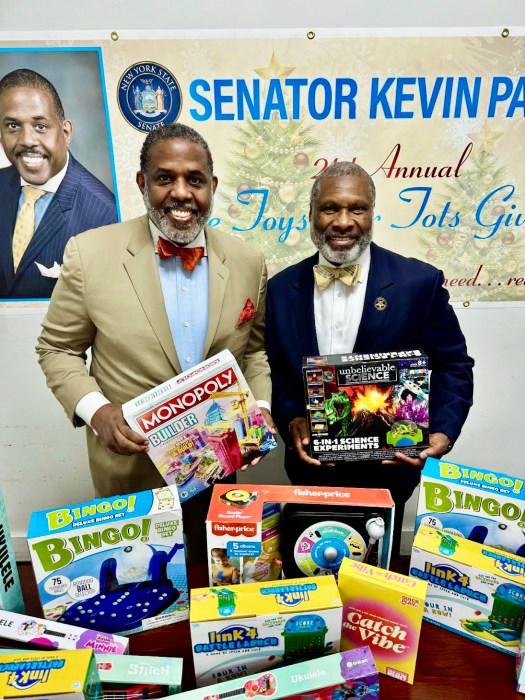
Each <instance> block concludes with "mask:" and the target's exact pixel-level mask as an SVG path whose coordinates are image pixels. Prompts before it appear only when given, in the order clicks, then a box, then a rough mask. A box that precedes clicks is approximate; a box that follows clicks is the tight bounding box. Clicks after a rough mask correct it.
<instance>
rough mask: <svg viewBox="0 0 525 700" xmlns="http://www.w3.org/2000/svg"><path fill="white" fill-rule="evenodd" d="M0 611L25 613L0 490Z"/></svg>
mask: <svg viewBox="0 0 525 700" xmlns="http://www.w3.org/2000/svg"><path fill="white" fill-rule="evenodd" d="M0 610H12V611H13V612H18V613H21V612H24V601H23V599H22V589H21V588H20V579H19V578H18V569H17V568H16V560H15V555H14V553H13V547H12V546H11V534H10V531H9V523H8V521H7V513H6V509H5V503H4V498H3V496H2V491H1V490H0Z"/></svg>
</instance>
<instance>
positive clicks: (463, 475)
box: [416, 457, 525, 557]
mask: <svg viewBox="0 0 525 700" xmlns="http://www.w3.org/2000/svg"><path fill="white" fill-rule="evenodd" d="M421 524H423V525H429V526H430V527H435V528H437V529H438V530H444V531H445V532H449V533H450V534H451V535H452V536H459V537H466V538H467V539H469V540H472V541H473V542H480V543H481V544H486V545H489V546H490V547H496V549H503V550H505V551H507V552H514V553H515V554H517V555H518V556H520V557H523V556H525V481H524V480H523V479H518V478H516V477H513V476H507V475H506V474H502V473H500V472H496V471H490V470H486V469H477V468H476V467H467V466H464V465H463V464H456V463H454V462H449V461H448V460H446V459H441V460H438V459H434V458H433V457H429V458H428V459H427V460H426V462H425V466H424V468H423V472H422V475H421V488H420V490H419V502H418V507H417V517H416V532H417V528H418V527H419V525H421Z"/></svg>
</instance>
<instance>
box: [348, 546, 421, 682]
mask: <svg viewBox="0 0 525 700" xmlns="http://www.w3.org/2000/svg"><path fill="white" fill-rule="evenodd" d="M338 586H339V593H340V594H341V599H342V601H343V629H342V637H341V648H342V649H354V648H355V647H359V646H361V645H362V644H368V645H369V646H370V649H371V651H372V653H373V655H374V659H375V662H376V664H377V668H378V669H379V671H380V672H381V673H385V674H386V675H387V676H392V677H393V678H397V679H399V680H401V681H405V682H407V683H413V682H414V670H415V667H416V658H417V649H418V645H419V633H420V630H421V620H422V618H423V609H424V603H425V594H426V590H427V584H426V582H425V581H421V580H419V579H416V578H413V577H411V576H404V575H403V574H397V573H395V572H394V571H385V570H384V569H379V568H377V567H376V566H369V565H368V564H364V563H362V562H357V561H350V559H343V563H342V564H341V568H340V570H339V581H338Z"/></svg>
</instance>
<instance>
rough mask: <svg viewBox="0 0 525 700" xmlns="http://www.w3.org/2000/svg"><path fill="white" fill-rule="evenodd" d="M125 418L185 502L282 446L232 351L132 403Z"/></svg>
mask: <svg viewBox="0 0 525 700" xmlns="http://www.w3.org/2000/svg"><path fill="white" fill-rule="evenodd" d="M122 410H123V413H124V418H125V419H126V421H127V422H128V424H129V425H130V426H131V428H133V430H135V431H136V432H138V433H140V434H141V435H144V437H146V438H147V439H148V441H149V448H148V455H149V456H150V458H151V459H152V461H153V462H154V464H155V466H156V467H157V469H158V470H159V472H160V473H161V474H162V477H163V479H164V481H165V482H166V483H167V484H169V485H171V484H174V485H176V486H177V488H178V490H179V498H180V501H181V502H183V501H186V500H187V499H188V498H191V497H192V496H195V495H196V494H197V493H199V492H200V491H203V490H204V489H205V488H207V487H208V486H211V485H212V484H214V483H215V482H216V481H218V480H219V479H222V478H223V477H225V476H227V475H228V474H232V473H233V472H235V471H237V469H240V468H241V467H242V466H244V465H247V464H250V462H251V461H252V460H253V459H255V458H256V457H261V456H263V455H265V454H266V453H267V452H269V451H270V450H272V449H273V448H274V447H277V443H276V442H275V439H274V438H273V435H272V433H271V432H270V430H269V428H268V426H267V425H266V423H265V422H264V418H263V416H262V413H261V411H260V410H259V407H258V405H257V402H256V401H255V398H254V396H253V394H252V393H251V391H250V389H249V387H248V384H247V382H246V380H245V378H244V377H243V374H242V372H241V370H240V368H239V365H238V364H237V362H236V361H235V358H234V356H233V355H232V354H231V352H230V351H229V350H223V351H222V352H220V353H218V354H217V355H214V356H213V357H210V358H209V359H208V360H205V361H204V362H201V363H200V364H198V365H195V367H192V368H191V369H190V370H188V371H187V372H183V373H182V374H179V375H177V376H176V377H173V379H170V380H169V381H167V382H164V384H161V385H160V386H158V387H156V388H155V389H151V390H150V391H147V392H146V393H144V394H141V395H140V396H138V397H137V398H136V399H133V400H132V401H128V403H125V404H124V406H123V407H122Z"/></svg>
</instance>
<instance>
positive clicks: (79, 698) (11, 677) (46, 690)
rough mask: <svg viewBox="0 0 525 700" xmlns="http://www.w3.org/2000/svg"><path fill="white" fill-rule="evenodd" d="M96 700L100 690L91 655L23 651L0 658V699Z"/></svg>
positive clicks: (84, 651) (82, 652)
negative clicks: (56, 699)
mask: <svg viewBox="0 0 525 700" xmlns="http://www.w3.org/2000/svg"><path fill="white" fill-rule="evenodd" d="M52 695H59V696H61V697H62V698H63V699H64V700H98V699H99V698H101V697H102V688H101V685H100V680H99V677H98V672H97V666H96V664H95V657H94V656H93V652H92V651H90V650H88V649H80V650H77V651H46V652H40V651H23V652H14V653H8V654H3V655H2V656H1V657H0V697H2V698H31V700H37V699H39V698H45V699H46V700H47V699H48V698H49V697H51V696H52Z"/></svg>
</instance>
